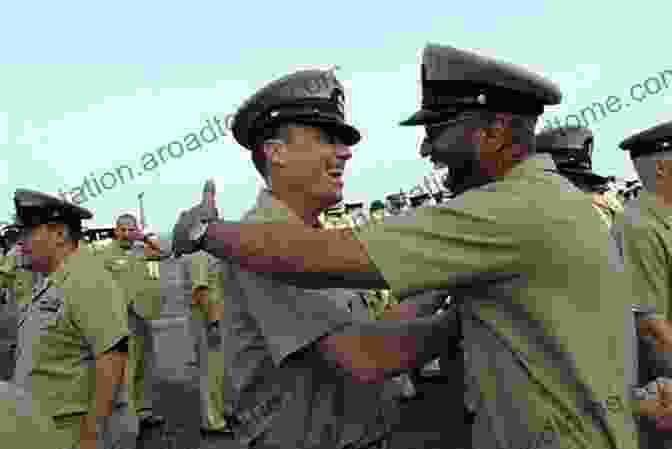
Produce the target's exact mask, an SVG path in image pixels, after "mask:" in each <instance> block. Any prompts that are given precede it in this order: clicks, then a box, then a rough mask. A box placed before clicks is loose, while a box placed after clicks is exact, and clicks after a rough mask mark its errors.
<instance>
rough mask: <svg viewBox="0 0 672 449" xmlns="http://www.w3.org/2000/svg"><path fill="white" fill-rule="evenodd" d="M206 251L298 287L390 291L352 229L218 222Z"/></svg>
mask: <svg viewBox="0 0 672 449" xmlns="http://www.w3.org/2000/svg"><path fill="white" fill-rule="evenodd" d="M204 249H205V250H206V251H207V252H209V253H210V254H212V255H214V256H216V257H218V258H220V259H230V260H233V261H234V262H235V263H237V264H239V265H240V267H241V268H243V269H244V270H247V271H253V272H257V273H268V274H271V275H273V277H275V278H278V279H280V280H282V281H284V282H287V283H289V284H292V285H296V286H299V287H305V288H330V287H333V286H340V287H346V288H353V287H355V288H386V287H387V284H386V283H385V281H384V280H383V279H382V277H381V276H380V274H379V273H378V270H377V269H376V267H375V266H374V265H373V264H372V263H371V261H370V260H369V258H368V256H367V254H366V252H365V251H364V248H363V247H362V246H361V244H360V243H359V242H358V241H357V239H356V238H355V236H354V234H353V233H352V231H350V230H330V231H324V230H315V229H312V228H308V227H305V226H301V225H293V224H257V223H254V224H240V223H230V222H216V223H213V224H211V225H210V226H209V227H208V231H207V238H206V242H205V248H204Z"/></svg>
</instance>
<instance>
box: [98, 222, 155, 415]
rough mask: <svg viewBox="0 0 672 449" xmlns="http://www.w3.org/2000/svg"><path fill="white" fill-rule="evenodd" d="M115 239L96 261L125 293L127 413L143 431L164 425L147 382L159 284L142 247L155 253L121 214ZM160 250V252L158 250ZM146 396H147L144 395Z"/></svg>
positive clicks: (153, 245)
mask: <svg viewBox="0 0 672 449" xmlns="http://www.w3.org/2000/svg"><path fill="white" fill-rule="evenodd" d="M114 235H115V238H114V240H112V241H111V242H109V243H108V244H106V245H104V246H101V247H99V248H96V250H95V254H96V257H98V258H100V259H101V260H102V261H103V264H104V265H105V268H106V269H107V270H108V271H109V272H110V273H112V276H113V278H114V279H115V280H116V281H117V282H119V284H120V285H121V287H122V288H123V290H124V292H125V299H126V307H127V309H128V320H129V326H130V328H131V332H132V335H131V336H130V338H129V354H128V379H129V382H130V384H129V392H130V398H131V409H132V410H133V411H134V412H135V413H137V415H138V416H139V419H140V424H141V425H142V426H143V427H147V426H150V427H151V426H156V425H160V424H163V422H164V421H165V420H164V418H163V417H162V416H159V415H155V414H154V411H153V409H152V397H151V382H146V379H148V376H147V375H146V374H147V369H146V368H147V366H146V365H151V362H150V363H149V364H148V363H147V362H148V359H149V360H151V359H152V357H153V356H152V354H153V346H152V344H151V343H152V342H153V340H152V338H151V336H150V335H149V331H150V327H149V324H148V323H147V320H152V319H157V318H158V317H159V312H160V307H161V305H160V304H161V296H160V283H159V282H158V281H157V280H155V279H152V278H151V277H150V276H149V271H148V266H147V264H146V263H145V255H144V251H145V250H144V246H150V247H151V248H153V249H154V250H157V248H158V245H157V244H156V242H152V241H151V240H150V239H147V237H146V236H145V235H144V234H143V233H142V232H141V231H140V230H139V229H138V223H137V220H136V218H135V217H134V216H133V215H131V214H124V215H121V216H119V217H118V218H117V221H116V227H115V229H114ZM141 242H142V244H141ZM158 250H160V248H158ZM148 393H150V394H148Z"/></svg>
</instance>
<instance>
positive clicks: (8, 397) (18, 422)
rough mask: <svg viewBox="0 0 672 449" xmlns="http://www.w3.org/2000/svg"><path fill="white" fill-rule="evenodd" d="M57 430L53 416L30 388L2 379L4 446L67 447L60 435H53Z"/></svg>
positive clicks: (0, 435)
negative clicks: (27, 389)
mask: <svg viewBox="0 0 672 449" xmlns="http://www.w3.org/2000/svg"><path fill="white" fill-rule="evenodd" d="M56 433H57V430H56V427H55V425H54V422H53V420H52V419H51V416H49V415H46V414H45V413H44V411H43V410H42V408H41V406H40V404H39V403H38V402H36V401H34V400H33V399H32V397H31V395H30V394H29V393H28V392H26V391H24V390H22V389H21V388H18V387H16V386H15V385H12V384H10V383H7V382H0V438H1V439H2V445H3V447H8V448H19V447H26V448H40V449H66V447H65V446H63V445H62V443H61V442H59V440H58V438H54V436H55V434H56Z"/></svg>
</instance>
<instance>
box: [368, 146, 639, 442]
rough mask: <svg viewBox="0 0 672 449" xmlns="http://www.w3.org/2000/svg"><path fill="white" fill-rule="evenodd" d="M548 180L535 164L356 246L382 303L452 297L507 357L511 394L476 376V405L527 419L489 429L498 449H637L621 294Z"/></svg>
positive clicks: (598, 233) (591, 217) (615, 277)
mask: <svg viewBox="0 0 672 449" xmlns="http://www.w3.org/2000/svg"><path fill="white" fill-rule="evenodd" d="M553 169H554V164H553V161H552V159H551V158H550V156H548V155H541V154H540V155H536V156H534V157H532V158H530V159H528V160H527V161H524V162H522V163H520V164H519V165H518V166H516V167H514V168H513V169H512V171H511V172H510V174H509V175H508V176H506V177H505V178H504V179H502V180H500V181H498V182H494V183H491V184H488V185H486V186H483V187H481V188H477V189H473V190H470V191H467V192H465V193H464V194H462V195H460V196H458V197H456V198H455V199H452V200H451V201H448V202H446V203H444V204H441V205H439V206H436V207H428V208H421V209H418V210H417V211H416V214H415V215H414V216H399V217H394V218H392V217H391V218H389V219H387V220H386V221H385V222H383V223H382V224H379V225H377V226H376V227H375V228H362V229H360V230H359V231H358V234H357V235H358V238H359V240H360V241H361V243H362V244H363V245H364V247H365V248H366V249H367V251H368V254H369V256H370V257H371V259H372V261H373V262H374V263H375V265H376V266H377V267H378V269H379V271H380V272H381V273H382V274H383V276H384V277H385V279H386V281H387V282H388V284H389V285H390V286H391V288H392V292H393V294H395V293H396V294H399V295H400V296H401V297H403V296H404V295H405V294H409V293H411V292H414V291H417V290H428V289H437V290H438V289H443V290H446V291H448V292H450V293H451V294H452V293H455V295H456V296H457V297H459V298H460V301H462V302H463V304H464V306H465V308H466V309H467V311H468V313H470V314H471V316H473V317H474V319H473V320H470V322H471V323H473V324H474V325H475V326H476V327H480V328H481V329H486V330H487V331H488V332H489V336H488V337H487V338H488V339H489V340H491V341H497V342H498V343H499V344H501V346H503V348H504V349H506V350H507V351H509V352H510V353H511V354H512V355H513V356H514V357H515V358H516V360H517V362H518V365H519V366H520V368H521V372H522V373H523V375H522V376H519V378H517V379H516V380H517V381H516V382H515V383H511V384H500V383H499V382H500V381H503V382H506V377H505V376H501V377H500V376H499V374H500V373H499V372H498V369H497V365H496V364H490V365H487V363H488V361H487V360H486V361H484V363H486V365H483V366H485V367H486V368H484V369H483V370H482V371H481V372H479V373H477V378H478V381H479V384H480V385H479V386H480V390H481V395H482V396H483V399H484V402H485V403H496V402H497V399H498V393H499V392H504V393H505V394H506V395H510V397H511V401H517V402H518V403H519V404H520V407H521V408H522V409H526V410H529V413H528V414H526V415H523V416H524V418H522V421H523V422H522V423H520V422H519V421H521V419H520V418H518V417H516V418H515V421H518V422H519V423H518V425H517V427H516V429H510V428H507V427H506V426H500V427H495V428H493V433H494V437H495V438H496V439H497V440H498V441H499V443H500V444H501V445H502V446H503V447H520V444H532V445H534V444H539V443H535V442H534V441H537V442H538V441H539V440H541V441H546V442H548V441H549V440H551V441H555V442H556V446H552V447H562V448H586V449H587V448H604V449H606V448H610V447H613V446H616V447H618V448H619V449H626V448H636V447H637V444H638V443H637V438H636V427H635V423H634V419H633V416H632V410H631V404H630V401H629V398H630V388H631V387H632V386H633V384H634V382H635V380H634V379H632V378H631V377H633V373H632V372H631V366H630V364H631V360H632V352H634V349H633V348H632V344H633V342H632V339H633V337H632V333H633V332H634V324H633V322H632V313H631V305H630V302H631V296H632V293H630V290H629V289H630V285H628V284H627V279H626V278H625V276H623V273H622V272H620V273H619V272H616V271H615V270H614V268H613V266H614V265H612V264H613V263H615V261H617V254H615V253H616V251H615V249H614V245H613V243H611V242H610V241H609V237H608V235H607V233H605V232H604V225H603V223H602V222H600V220H598V219H597V217H596V215H595V211H594V210H593V208H592V206H591V204H590V202H589V201H586V198H585V195H584V194H582V193H581V192H579V191H578V190H577V189H576V188H575V187H574V186H572V185H571V184H570V183H569V181H567V180H566V179H564V178H563V177H562V176H560V175H558V174H556V173H553ZM472 330H473V329H472V328H471V327H470V328H467V329H465V330H464V331H465V339H467V338H469V335H468V333H469V332H471V331H472ZM481 335H482V334H481ZM484 341H487V340H484ZM493 354H494V353H493ZM487 367H489V368H487ZM510 405H511V404H509V406H510ZM493 415H494V418H497V415H496V411H495V412H493ZM493 415H491V417H493ZM514 415H515V414H514ZM515 430H520V431H521V432H525V433H527V435H523V436H518V435H513V434H512V433H511V432H512V431H515ZM521 438H523V441H522V443H521V441H520V439H521ZM516 444H517V445H518V446H515V445H516ZM549 444H550V443H549ZM512 445H513V446H512ZM477 447H478V446H477ZM525 447H527V446H525Z"/></svg>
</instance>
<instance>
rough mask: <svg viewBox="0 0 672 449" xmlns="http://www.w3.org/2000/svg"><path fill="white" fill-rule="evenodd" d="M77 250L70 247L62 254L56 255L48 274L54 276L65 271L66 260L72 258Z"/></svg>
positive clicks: (50, 262)
mask: <svg viewBox="0 0 672 449" xmlns="http://www.w3.org/2000/svg"><path fill="white" fill-rule="evenodd" d="M76 250H77V248H74V247H70V248H68V249H66V250H65V251H64V252H63V253H62V254H59V255H56V256H55V257H54V258H53V259H51V260H50V261H49V267H48V271H47V274H52V273H55V272H57V271H60V270H62V269H63V266H64V265H65V260H66V259H67V258H68V257H70V256H71V255H72V254H73V253H74V252H75V251H76Z"/></svg>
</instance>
